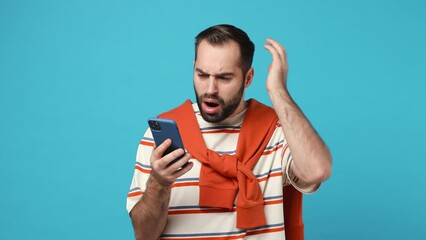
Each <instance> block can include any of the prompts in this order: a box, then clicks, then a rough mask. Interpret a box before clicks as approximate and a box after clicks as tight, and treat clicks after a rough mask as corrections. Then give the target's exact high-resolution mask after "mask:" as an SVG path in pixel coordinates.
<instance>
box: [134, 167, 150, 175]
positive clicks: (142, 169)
mask: <svg viewBox="0 0 426 240" xmlns="http://www.w3.org/2000/svg"><path fill="white" fill-rule="evenodd" d="M135 168H136V169H137V170H139V171H141V172H143V173H148V174H151V170H147V169H145V168H141V167H140V166H139V165H136V166H135Z"/></svg>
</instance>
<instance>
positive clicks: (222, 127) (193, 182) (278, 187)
mask: <svg viewBox="0 0 426 240" xmlns="http://www.w3.org/2000/svg"><path fill="white" fill-rule="evenodd" d="M192 106H193V109H194V113H195V115H196V118H197V121H198V124H199V126H200V131H201V133H202V136H203V138H204V141H205V144H206V146H207V148H209V149H211V150H214V151H216V152H217V153H219V154H231V155H232V154H235V152H236V146H237V141H238V136H239V132H240V129H241V126H242V123H243V120H244V114H245V111H243V112H241V113H240V114H238V115H237V116H235V117H232V118H228V119H226V120H225V121H223V122H221V123H219V124H217V123H214V124H213V123H208V122H206V121H204V119H203V118H202V117H201V115H200V113H199V110H198V106H197V104H196V103H194V104H193V105H192ZM153 146H154V140H153V138H152V134H151V131H150V130H149V129H148V130H147V131H146V133H145V135H144V137H143V138H142V140H141V142H140V144H139V148H138V151H137V156H136V166H135V172H134V176H133V181H132V184H131V187H130V191H129V194H128V197H127V211H128V212H130V211H131V210H132V208H133V207H134V205H135V204H136V203H137V202H138V201H139V200H140V199H141V197H142V195H143V193H144V192H145V189H146V183H147V180H148V177H149V174H150V172H151V166H150V157H151V152H152V150H153ZM190 161H192V162H193V163H194V166H193V168H192V169H191V170H190V171H189V172H187V173H185V174H184V175H183V176H181V177H180V178H178V179H177V180H176V182H175V183H174V184H173V185H172V191H171V198H170V204H169V210H168V221H167V226H166V228H165V229H164V232H163V234H162V235H161V238H160V239H170V240H177V239H211V240H222V239H251V240H254V239H280V240H282V239H285V232H284V231H285V226H284V215H283V207H284V206H283V204H284V203H285V196H283V186H285V185H288V184H292V185H293V186H295V187H296V188H297V189H299V190H300V191H302V192H305V193H309V192H313V191H315V190H316V188H317V187H318V186H316V185H315V186H312V185H306V184H304V183H303V182H302V181H300V180H298V179H297V178H296V177H295V176H294V175H293V174H292V172H291V171H289V169H287V166H290V163H291V161H292V157H291V153H290V150H289V148H288V145H287V141H286V139H285V136H284V134H283V132H282V130H281V127H280V125H279V123H277V126H276V129H275V132H274V134H273V135H272V137H271V139H270V141H269V143H268V145H267V147H266V149H265V150H264V153H263V154H262V156H261V157H260V159H259V161H258V162H257V164H256V166H255V167H254V168H253V173H254V175H255V176H256V177H257V180H258V182H259V185H260V188H261V190H262V192H263V200H264V204H265V205H264V211H265V217H266V225H265V226H262V227H259V228H256V229H251V230H243V229H238V228H236V207H235V204H234V208H233V209H232V210H229V209H221V208H209V207H200V206H199V188H198V183H199V175H200V169H201V162H200V161H198V160H196V159H191V160H190ZM212 197H214V196H212Z"/></svg>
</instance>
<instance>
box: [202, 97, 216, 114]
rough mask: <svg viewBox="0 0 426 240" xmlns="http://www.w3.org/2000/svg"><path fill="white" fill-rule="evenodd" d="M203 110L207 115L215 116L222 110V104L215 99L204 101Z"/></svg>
mask: <svg viewBox="0 0 426 240" xmlns="http://www.w3.org/2000/svg"><path fill="white" fill-rule="evenodd" d="M203 110H204V112H205V113H207V114H215V113H217V112H219V110H220V103H219V102H218V101H216V100H214V99H204V101H203Z"/></svg>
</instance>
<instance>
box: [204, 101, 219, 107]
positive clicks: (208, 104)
mask: <svg viewBox="0 0 426 240" xmlns="http://www.w3.org/2000/svg"><path fill="white" fill-rule="evenodd" d="M205 104H206V105H207V107H211V108H215V107H217V106H219V104H218V103H214V102H205Z"/></svg>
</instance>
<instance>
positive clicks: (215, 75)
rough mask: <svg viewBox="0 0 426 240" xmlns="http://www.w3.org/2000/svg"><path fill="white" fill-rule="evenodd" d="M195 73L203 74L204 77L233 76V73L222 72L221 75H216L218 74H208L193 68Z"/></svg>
mask: <svg viewBox="0 0 426 240" xmlns="http://www.w3.org/2000/svg"><path fill="white" fill-rule="evenodd" d="M195 71H196V72H198V73H200V74H203V75H204V74H205V75H209V76H213V77H230V76H231V77H232V76H234V75H235V74H234V73H233V72H223V73H218V74H210V73H206V72H204V71H203V70H201V69H199V68H195Z"/></svg>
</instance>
